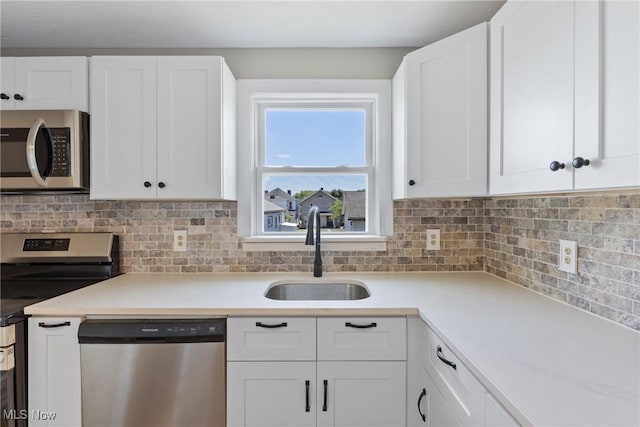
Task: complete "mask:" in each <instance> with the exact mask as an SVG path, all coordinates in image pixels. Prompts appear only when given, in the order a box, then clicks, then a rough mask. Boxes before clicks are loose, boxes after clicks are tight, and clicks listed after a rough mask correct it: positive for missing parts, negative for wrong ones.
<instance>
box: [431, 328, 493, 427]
mask: <svg viewBox="0 0 640 427" xmlns="http://www.w3.org/2000/svg"><path fill="white" fill-rule="evenodd" d="M422 342H423V346H422V349H421V353H422V354H421V360H422V364H423V367H424V369H425V370H426V371H427V373H428V374H429V375H430V376H431V378H432V379H433V381H434V382H435V384H436V386H437V387H438V389H439V390H440V392H441V393H442V394H443V396H444V398H445V400H446V401H447V403H448V404H449V406H450V407H451V409H452V410H453V412H454V413H455V415H456V417H457V418H458V420H460V422H461V423H462V425H480V424H482V423H483V422H484V405H485V402H484V399H485V397H484V396H485V389H484V387H483V386H482V384H480V382H479V381H478V380H477V379H476V378H475V377H474V376H473V374H471V372H470V371H469V370H468V369H467V367H466V366H464V365H463V364H462V363H461V362H460V360H459V359H458V358H457V357H456V356H455V355H454V354H453V352H452V351H451V350H450V349H449V347H447V346H446V345H445V344H444V343H443V342H442V340H441V339H440V338H439V337H438V336H437V335H436V334H435V333H434V332H433V331H432V330H431V329H430V328H429V327H428V326H426V325H425V326H424V329H423V340H422Z"/></svg>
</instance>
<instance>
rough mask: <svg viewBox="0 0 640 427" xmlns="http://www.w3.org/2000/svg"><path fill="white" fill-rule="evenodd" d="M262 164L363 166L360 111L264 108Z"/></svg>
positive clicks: (362, 129) (363, 143) (362, 133)
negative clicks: (263, 154)
mask: <svg viewBox="0 0 640 427" xmlns="http://www.w3.org/2000/svg"><path fill="white" fill-rule="evenodd" d="M265 145H266V147H265V153H266V156H265V164H266V166H365V161H366V160H365V112H364V110H303V109H298V110H275V109H267V110H266V111H265Z"/></svg>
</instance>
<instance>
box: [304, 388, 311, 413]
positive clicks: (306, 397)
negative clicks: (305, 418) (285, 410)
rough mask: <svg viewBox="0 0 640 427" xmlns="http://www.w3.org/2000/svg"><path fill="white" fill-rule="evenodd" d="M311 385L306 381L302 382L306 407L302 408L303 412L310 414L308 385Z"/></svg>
mask: <svg viewBox="0 0 640 427" xmlns="http://www.w3.org/2000/svg"><path fill="white" fill-rule="evenodd" d="M310 384H311V381H309V380H306V381H305V382H304V388H305V393H306V395H305V400H306V405H305V407H304V411H305V412H311V406H310V405H309V385H310Z"/></svg>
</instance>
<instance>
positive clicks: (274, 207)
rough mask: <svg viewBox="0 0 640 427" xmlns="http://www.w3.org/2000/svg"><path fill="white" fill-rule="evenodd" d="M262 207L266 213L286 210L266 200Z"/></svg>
mask: <svg viewBox="0 0 640 427" xmlns="http://www.w3.org/2000/svg"><path fill="white" fill-rule="evenodd" d="M262 203H263V205H262V209H263V212H264V213H273V212H284V211H286V209H285V208H283V207H280V206H278V205H276V204H275V203H271V202H270V201H268V200H266V199H265V200H264V201H263V202H262Z"/></svg>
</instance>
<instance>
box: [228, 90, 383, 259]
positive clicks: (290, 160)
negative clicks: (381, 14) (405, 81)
mask: <svg viewBox="0 0 640 427" xmlns="http://www.w3.org/2000/svg"><path fill="white" fill-rule="evenodd" d="M238 95H239V99H238V115H239V117H238V123H239V128H238V130H239V135H238V136H239V138H238V141H239V144H240V146H239V151H238V153H239V156H240V161H239V167H240V174H239V181H240V182H239V185H240V188H247V189H250V190H251V191H247V192H244V191H242V192H240V195H239V200H238V220H239V232H240V235H241V237H242V238H243V241H244V242H245V248H248V249H252V248H255V249H258V250H259V249H261V248H262V249H265V250H284V249H294V248H295V249H300V247H299V246H297V245H291V243H298V242H299V243H301V244H302V243H304V234H305V232H306V227H307V217H308V213H309V210H310V209H311V207H313V206H316V207H318V208H319V210H320V217H321V221H320V223H321V226H322V233H323V241H324V242H329V243H331V242H335V243H340V244H341V246H340V245H338V246H336V248H337V247H340V248H344V249H361V248H362V249H366V248H370V249H376V250H379V249H382V248H383V247H384V241H385V236H387V235H389V234H390V232H391V228H392V227H391V226H392V207H391V190H390V189H391V184H390V181H391V175H390V167H391V161H390V160H391V159H390V157H391V156H390V153H391V149H390V138H391V135H390V105H389V102H390V82H389V81H386V80H379V81H335V80H323V81H314V80H311V81H310V80H288V81H283V80H239V81H238ZM269 218H273V220H271V221H269ZM246 243H249V245H247V244H246ZM254 243H255V244H254ZM263 243H269V245H266V246H265V245H261V244H263ZM278 243H286V246H283V247H282V248H280V247H278V245H277V244H278ZM355 243H361V245H360V246H357V247H356V246H354V244H355ZM330 246H331V245H330Z"/></svg>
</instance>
